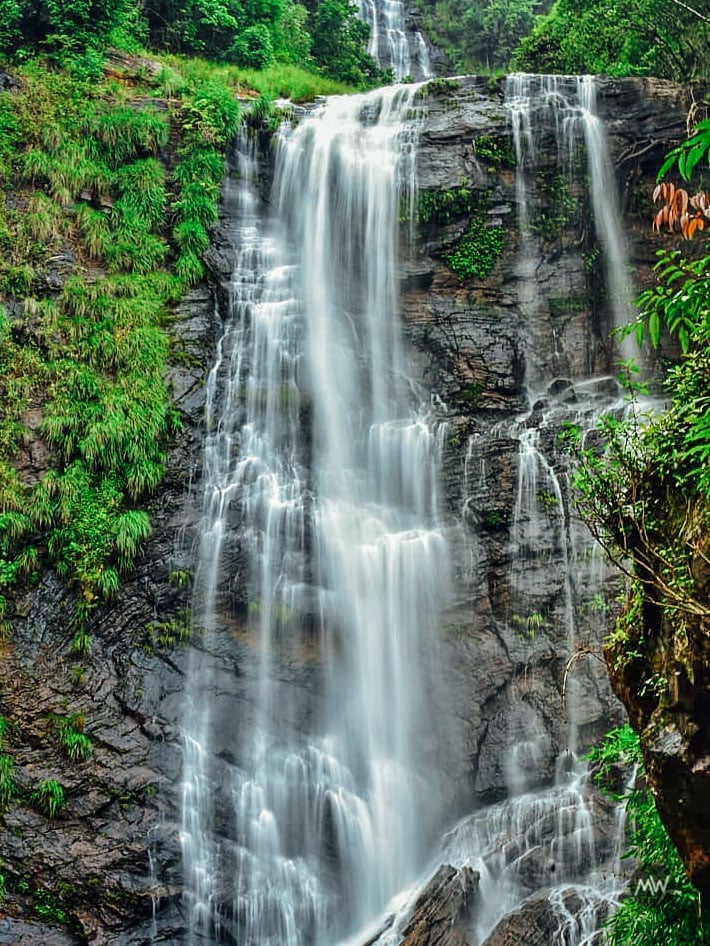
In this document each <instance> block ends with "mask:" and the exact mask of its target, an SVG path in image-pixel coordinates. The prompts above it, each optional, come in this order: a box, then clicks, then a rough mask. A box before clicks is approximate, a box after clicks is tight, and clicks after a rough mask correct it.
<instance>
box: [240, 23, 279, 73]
mask: <svg viewBox="0 0 710 946" xmlns="http://www.w3.org/2000/svg"><path fill="white" fill-rule="evenodd" d="M229 58H230V59H231V60H232V61H233V62H236V63H237V65H238V66H243V67H244V68H245V69H267V68H268V67H269V66H270V65H272V63H273V62H274V44H273V40H272V38H271V33H270V31H269V28H268V26H267V25H266V24H265V23H255V24H254V25H253V26H248V27H247V28H246V29H245V30H244V31H243V32H242V33H240V34H239V35H238V36H237V38H236V39H235V40H234V43H233V44H232V48H231V49H230V51H229Z"/></svg>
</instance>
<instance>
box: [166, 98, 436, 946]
mask: <svg viewBox="0 0 710 946" xmlns="http://www.w3.org/2000/svg"><path fill="white" fill-rule="evenodd" d="M415 92H416V87H414V86H410V87H405V88H391V89H386V90H383V91H381V92H376V93H372V94H370V95H367V96H358V97H351V98H335V99H331V100H329V101H328V102H327V103H326V104H325V105H324V106H322V107H321V108H320V109H318V110H317V111H316V112H315V113H314V114H313V115H312V116H311V117H309V118H308V119H307V120H304V121H303V122H302V123H301V124H300V125H299V126H298V127H297V128H296V129H295V130H292V131H290V133H285V134H284V135H283V136H282V138H281V139H280V142H279V150H278V156H277V172H276V184H275V187H274V194H275V203H276V208H277V209H276V214H275V219H273V220H272V221H271V224H270V226H269V227H266V228H265V227H264V226H263V225H262V224H261V223H260V220H259V215H258V213H257V212H256V207H255V200H256V198H255V195H254V188H253V186H252V185H251V184H250V181H249V176H248V174H246V175H245V176H244V177H243V179H242V182H241V184H240V189H239V194H240V197H239V199H240V201H241V204H242V212H241V218H240V224H239V232H237V233H235V234H234V243H235V246H237V247H239V248H240V249H239V253H238V258H237V262H236V265H235V269H234V276H233V281H232V289H231V295H232V300H231V313H230V317H229V320H228V323H227V327H226V331H225V334H224V336H223V338H222V340H221V341H220V343H219V346H218V353H217V361H216V363H215V367H214V369H213V371H212V374H211V376H210V384H209V386H208V409H207V425H208V435H207V445H206V451H205V505H204V509H205V511H204V516H203V527H202V543H201V550H200V570H199V576H198V577H199V580H200V583H201V587H202V592H203V597H204V603H203V607H202V610H203V614H204V623H205V627H206V630H207V633H209V631H210V629H211V628H212V627H214V626H216V624H217V623H218V621H219V614H218V609H217V607H216V605H215V591H216V587H217V585H218V582H219V574H220V550H221V546H222V543H223V541H224V538H225V534H226V533H227V531H228V529H229V522H230V518H234V517H236V518H237V519H239V520H241V535H242V541H243V543H244V545H245V551H246V556H247V560H248V570H249V577H248V585H249V598H250V604H249V612H250V621H249V625H250V627H249V632H248V633H249V634H250V636H251V637H252V639H253V640H254V645H255V646H256V647H258V654H259V657H258V671H257V673H256V678H257V679H256V681H255V689H256V702H257V709H256V713H255V717H254V720H253V725H252V728H251V732H250V735H249V736H248V739H247V744H246V745H242V746H235V747H234V751H235V752H237V751H238V752H239V763H238V765H237V766H236V768H235V771H234V773H233V774H232V775H231V776H230V777H231V779H232V784H231V795H232V797H233V799H234V830H233V835H234V839H233V843H232V844H229V845H225V842H223V843H222V846H221V848H220V847H219V846H218V844H217V843H216V841H215V838H214V830H213V819H214V812H213V798H212V795H211V791H212V789H213V785H214V779H215V776H214V773H212V772H211V771H210V766H209V764H208V758H209V752H210V744H211V739H212V733H211V726H212V721H211V719H210V714H209V710H208V708H205V707H203V706H199V705H197V702H198V701H196V700H194V699H193V700H191V704H192V705H191V708H190V711H189V712H188V714H187V717H186V726H185V728H186V734H185V751H184V764H185V775H184V801H183V851H184V861H185V878H186V904H187V907H188V910H189V918H190V929H191V936H192V941H193V942H198V941H199V942H204V940H205V938H207V940H208V941H209V939H210V937H212V939H213V941H220V938H221V937H222V936H229V937H232V938H235V939H236V940H237V941H238V942H239V943H240V946H300V944H307V943H311V942H314V943H319V944H322V943H325V942H330V941H333V940H334V939H336V938H337V937H338V936H339V935H340V934H342V933H343V932H346V931H347V930H348V929H353V928H357V927H359V926H360V925H361V924H362V923H363V922H364V921H365V920H366V919H367V918H368V917H370V916H372V915H373V914H374V913H376V911H378V910H379V909H381V908H382V906H383V904H384V903H385V902H386V900H387V899H388V898H389V897H390V896H391V895H392V894H393V893H394V892H395V891H396V890H397V889H398V888H399V887H401V886H402V885H403V884H404V883H405V882H407V881H408V880H410V879H411V878H412V876H413V875H414V874H415V873H416V871H417V870H418V869H419V868H420V867H421V864H422V859H423V853H424V850H423V845H424V844H425V843H426V841H427V835H428V826H429V825H433V824H434V823H435V820H436V818H435V812H434V811H433V810H431V809H432V804H431V802H430V801H429V798H430V797H431V796H432V779H431V776H430V777H429V778H428V780H427V782H426V783H425V781H424V779H423V778H422V775H423V772H422V770H421V760H420V759H418V757H417V754H416V752H415V751H414V747H413V741H412V735H413V733H414V731H415V730H416V728H417V726H418V724H419V722H420V720H421V719H422V718H423V716H424V713H425V705H426V698H425V696H424V693H425V691H426V680H425V677H426V667H425V666H423V665H422V663H421V655H422V652H423V650H424V647H423V644H424V636H425V632H426V630H427V627H428V623H429V621H430V619H431V618H432V617H433V616H434V615H435V614H436V611H437V608H438V605H439V601H440V599H441V595H442V592H443V591H444V589H445V586H446V573H447V564H446V560H447V553H446V543H445V539H444V535H443V532H442V530H441V527H440V526H439V524H438V519H437V507H438V501H437V463H438V454H439V452H440V445H441V444H440V435H438V434H437V430H436V428H435V425H433V424H432V423H431V422H430V419H429V417H428V413H429V410H428V407H427V405H426V404H422V403H421V400H420V398H419V397H417V395H416V392H415V391H414V388H413V385H412V384H411V383H410V382H409V381H408V379H407V377H406V375H405V371H404V364H405V361H404V359H403V357H402V352H401V349H402V345H401V342H400V338H399V328H398V299H397V295H398V293H397V235H398V214H399V211H400V207H401V206H407V203H408V202H409V198H410V195H411V192H412V190H413V186H414V151H415V148H414V146H415V142H416V134H417V121H416V114H415V111H414V108H413V106H414V94H415ZM242 164H243V167H244V169H245V170H248V167H249V160H248V156H243V158H242ZM307 651H314V655H313V660H315V661H316V663H317V664H318V666H319V668H320V670H319V674H320V676H321V678H322V679H321V683H320V686H319V691H320V692H318V693H317V694H313V698H312V706H311V708H310V709H309V710H308V712H307V716H308V718H309V724H308V725H309V730H308V732H307V733H305V734H303V733H302V734H296V732H295V730H294V729H293V728H292V726H291V724H290V720H291V717H292V714H293V706H292V696H290V695H289V693H290V692H291V691H289V690H288V688H286V687H284V686H283V685H282V683H281V680H280V676H279V669H278V668H279V666H280V662H281V664H282V663H283V661H284V660H286V659H293V658H294V656H295V655H298V656H299V659H307V658H305V657H304V654H305V653H306V652H307ZM286 655H288V658H287V656H286ZM433 794H434V795H435V793H433ZM228 848H229V849H228Z"/></svg>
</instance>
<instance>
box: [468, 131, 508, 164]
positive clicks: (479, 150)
mask: <svg viewBox="0 0 710 946" xmlns="http://www.w3.org/2000/svg"><path fill="white" fill-rule="evenodd" d="M473 145H474V148H475V151H476V157H477V158H478V159H479V160H480V161H485V162H486V164H487V165H488V166H489V170H491V171H500V169H501V168H511V167H515V152H514V151H513V145H512V142H511V140H510V138H506V139H503V140H500V139H496V138H491V137H490V135H479V136H478V138H475V139H474V142H473Z"/></svg>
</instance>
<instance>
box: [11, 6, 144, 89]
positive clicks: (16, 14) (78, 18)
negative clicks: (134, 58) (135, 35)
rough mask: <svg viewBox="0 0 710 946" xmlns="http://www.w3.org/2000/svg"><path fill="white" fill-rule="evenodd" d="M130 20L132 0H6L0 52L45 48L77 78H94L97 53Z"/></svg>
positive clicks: (98, 74) (95, 75)
mask: <svg viewBox="0 0 710 946" xmlns="http://www.w3.org/2000/svg"><path fill="white" fill-rule="evenodd" d="M130 19H131V2H130V0H63V2H59V0H21V2H19V3H18V2H17V0H2V2H0V52H2V53H5V54H8V53H19V54H24V55H26V54H27V52H28V51H29V50H35V49H43V50H45V51H48V52H50V53H51V54H52V55H53V56H54V57H55V59H56V60H57V61H58V62H60V63H62V64H63V65H66V66H68V67H69V68H70V69H72V70H74V71H75V74H76V76H77V77H78V78H81V79H84V78H87V79H95V78H98V76H100V74H101V72H100V63H101V59H100V55H99V52H98V51H99V50H100V49H102V48H103V47H104V46H105V45H106V44H107V42H108V39H109V36H110V34H111V31H112V30H114V29H116V28H120V27H121V26H125V25H127V23H128V22H129V21H130ZM97 60H98V64H97Z"/></svg>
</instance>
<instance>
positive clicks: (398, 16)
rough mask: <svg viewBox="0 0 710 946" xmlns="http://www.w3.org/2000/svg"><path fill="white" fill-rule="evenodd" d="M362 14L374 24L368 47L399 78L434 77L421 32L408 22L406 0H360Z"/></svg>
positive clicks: (375, 57) (376, 60)
mask: <svg viewBox="0 0 710 946" xmlns="http://www.w3.org/2000/svg"><path fill="white" fill-rule="evenodd" d="M358 5H359V17H360V19H361V20H363V21H364V22H365V23H367V25H368V26H369V27H370V39H369V41H368V45H367V51H368V52H369V53H370V55H371V56H372V58H373V59H374V60H375V62H376V63H377V64H378V66H380V67H381V68H383V69H391V70H392V75H393V76H394V78H395V80H396V81H398V82H399V81H401V80H402V79H409V80H410V81H411V80H412V79H414V80H416V81H420V80H422V79H430V78H431V77H432V76H433V75H434V73H433V71H432V68H431V62H430V59H429V47H428V46H427V44H426V40H425V39H424V37H423V36H422V34H421V32H420V31H419V30H417V29H415V28H414V27H412V26H411V25H410V26H408V25H407V17H406V12H405V6H404V2H403V0H358Z"/></svg>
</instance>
